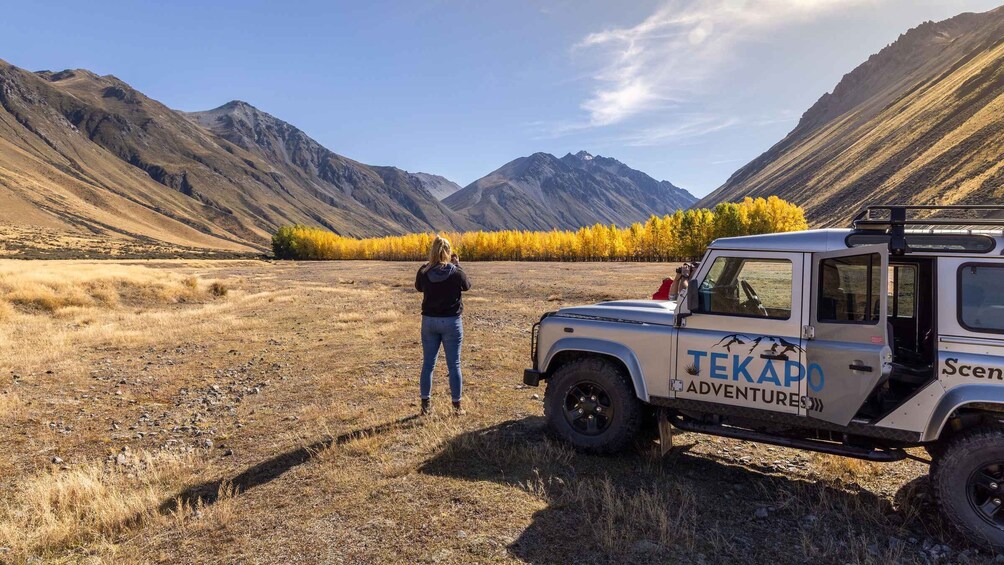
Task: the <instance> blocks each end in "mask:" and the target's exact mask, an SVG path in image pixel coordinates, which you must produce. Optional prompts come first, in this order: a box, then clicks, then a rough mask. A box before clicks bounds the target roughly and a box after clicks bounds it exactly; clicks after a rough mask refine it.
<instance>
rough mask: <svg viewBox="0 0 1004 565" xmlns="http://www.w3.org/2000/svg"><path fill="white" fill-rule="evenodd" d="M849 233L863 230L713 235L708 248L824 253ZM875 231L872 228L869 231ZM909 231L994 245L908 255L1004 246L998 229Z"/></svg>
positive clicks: (841, 243)
mask: <svg viewBox="0 0 1004 565" xmlns="http://www.w3.org/2000/svg"><path fill="white" fill-rule="evenodd" d="M852 233H864V232H862V231H861V230H853V229H819V230H805V231H794V232H784V233H770V234H763V235H746V236H740V237H723V238H719V239H716V240H715V241H713V242H712V243H711V245H710V248H711V249H718V250H723V249H725V250H737V251H746V250H749V251H782V252H796V253H823V252H826V251H837V250H840V249H849V248H850V247H849V246H848V245H847V236H848V235H851V234H852ZM872 233H874V232H872ZM911 234H925V235H932V234H934V235H937V234H944V235H946V236H950V235H981V236H986V237H989V238H991V239H993V240H994V247H993V249H992V250H990V251H989V252H985V253H980V252H961V253H960V252H957V251H954V252H948V251H931V250H927V251H916V252H911V253H910V254H911V255H918V256H953V257H958V256H967V255H968V256H974V257H986V256H988V255H990V256H994V255H997V256H999V255H1000V254H1001V249H1004V234H1002V232H1001V231H1000V230H968V229H961V230H950V229H937V230H935V229H927V230H924V229H915V230H907V231H906V235H907V239H908V240H909V236H910V235H911Z"/></svg>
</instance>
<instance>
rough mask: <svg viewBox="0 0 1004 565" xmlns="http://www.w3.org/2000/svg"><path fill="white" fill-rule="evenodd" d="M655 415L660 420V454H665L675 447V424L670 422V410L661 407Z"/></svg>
mask: <svg viewBox="0 0 1004 565" xmlns="http://www.w3.org/2000/svg"><path fill="white" fill-rule="evenodd" d="M655 417H656V419H657V420H658V422H659V451H660V453H659V455H660V456H665V455H666V454H667V453H669V450H670V449H673V426H672V424H670V423H669V411H668V410H666V409H665V408H659V410H658V411H657V412H656V413H655Z"/></svg>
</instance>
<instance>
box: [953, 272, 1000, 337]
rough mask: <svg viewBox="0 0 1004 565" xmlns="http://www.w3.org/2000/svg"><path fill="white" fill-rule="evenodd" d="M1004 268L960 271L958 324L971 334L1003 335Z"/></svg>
mask: <svg viewBox="0 0 1004 565" xmlns="http://www.w3.org/2000/svg"><path fill="white" fill-rule="evenodd" d="M1002 277H1004V265H990V264H986V263H967V264H965V265H962V266H961V267H959V280H958V285H959V305H958V308H959V323H961V324H962V326H963V327H964V328H966V329H967V330H970V331H974V332H988V333H1004V285H1002V284H1001V279H1002Z"/></svg>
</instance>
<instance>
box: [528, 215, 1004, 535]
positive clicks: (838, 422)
mask: <svg viewBox="0 0 1004 565" xmlns="http://www.w3.org/2000/svg"><path fill="white" fill-rule="evenodd" d="M1001 211H1004V207H993V206H967V207H958V206H872V207H869V208H867V209H866V210H865V211H863V212H862V213H861V214H859V215H858V216H857V217H856V218H855V220H854V222H853V228H852V229H843V230H840V229H826V230H810V231H803V232H792V233H780V234H770V235H757V236H747V237H734V238H724V239H718V240H716V241H714V242H713V243H712V244H711V245H710V247H709V248H708V250H707V251H706V253H705V254H704V256H703V258H702V259H701V261H700V263H699V266H698V267H697V268H696V269H695V270H694V272H693V274H692V275H691V277H690V280H689V285H681V286H686V287H687V288H686V289H685V290H682V291H681V292H680V293H679V296H677V297H676V299H675V300H672V299H671V300H626V301H615V302H603V303H599V304H595V305H591V306H577V307H569V308H562V309H561V310H558V311H557V312H550V313H547V314H545V315H544V316H543V317H542V318H541V320H540V322H539V323H537V324H535V325H534V327H533V329H532V331H531V334H532V347H531V357H532V363H533V367H532V368H530V369H527V370H526V371H525V373H524V382H525V383H526V384H527V385H531V386H537V385H539V383H540V382H541V381H545V382H546V385H547V388H546V392H545V394H544V413H545V416H546V419H547V422H548V427H549V429H550V431H551V432H552V433H553V434H554V435H555V436H557V437H559V438H561V439H563V440H565V441H567V442H569V443H571V444H573V445H574V446H575V447H577V448H578V449H581V450H584V451H587V452H593V453H613V452H616V451H618V450H620V449H622V448H624V447H625V446H627V445H629V444H630V443H632V442H633V440H634V438H635V436H636V434H637V433H638V431H639V429H640V428H641V427H642V426H643V423H644V422H645V421H646V417H647V414H649V413H653V412H654V413H655V414H656V420H657V424H658V427H659V431H660V436H661V438H662V439H661V443H662V445H663V449H664V450H665V449H668V448H669V446H671V441H672V438H671V432H672V428H677V429H679V430H684V431H688V432H700V433H706V434H713V435H718V436H725V437H730V438H736V439H741V440H750V441H757V442H762V443H769V444H774V445H781V446H787V447H792V448H798V449H807V450H813V451H817V452H823V453H829V454H835V455H842V456H847V457H856V458H861V459H866V460H870V461H889V462H891V461H898V460H902V459H904V458H908V457H909V458H913V459H920V460H924V461H925V462H929V463H931V481H932V484H933V486H934V490H935V492H936V493H937V496H938V500H939V503H940V507H941V509H942V511H943V512H944V513H945V514H946V516H947V517H948V521H949V522H950V523H952V524H954V525H956V526H957V527H958V528H959V529H960V530H961V531H962V532H963V533H964V534H966V535H967V536H968V537H970V538H971V539H972V540H974V541H975V542H978V543H983V544H985V545H988V546H990V547H992V548H993V549H995V550H997V551H1004V509H1002V508H1001V506H1002V501H1004V256H1002V252H1004V233H1002V228H1004V220H1000V219H988V218H978V219H973V218H969V217H963V218H961V219H960V218H951V217H946V214H948V215H962V216H969V215H973V214H986V213H987V212H990V213H1000V212H1001ZM920 215H924V216H925V217H918V216H920ZM671 298H672V297H671ZM909 448H926V451H927V454H928V455H929V459H928V458H925V457H921V456H920V455H923V454H924V452H923V451H920V455H918V454H917V452H916V450H911V452H908V451H907V449H909Z"/></svg>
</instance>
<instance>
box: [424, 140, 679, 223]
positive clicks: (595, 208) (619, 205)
mask: <svg viewBox="0 0 1004 565" xmlns="http://www.w3.org/2000/svg"><path fill="white" fill-rule="evenodd" d="M696 200H697V199H696V198H694V196H693V195H691V194H690V193H689V192H687V191H685V190H683V189H681V188H678V187H676V186H673V185H672V184H671V183H669V182H667V181H657V180H655V179H653V178H652V177H650V176H648V175H646V174H645V173H643V172H641V171H636V170H634V169H632V168H630V167H628V166H627V165H625V164H623V163H621V162H620V161H617V160H616V159H611V158H608V157H599V156H593V155H590V154H589V153H587V152H585V151H580V152H578V153H576V154H574V155H572V154H571V153H569V154H568V155H565V156H564V157H562V158H560V159H559V158H557V157H555V156H554V155H550V154H548V153H534V154H533V155H530V156H529V157H520V158H519V159H516V160H513V161H510V162H509V163H506V164H505V165H503V166H502V167H500V168H498V169H496V170H495V171H493V172H492V173H490V174H488V175H487V176H485V177H482V178H480V179H478V180H476V181H474V182H473V183H471V184H469V185H467V186H466V187H464V188H463V190H460V191H458V192H455V193H454V194H452V195H450V196H449V197H447V198H446V199H445V200H444V201H443V203H444V204H446V205H447V206H449V207H450V209H452V210H455V211H457V212H458V213H459V214H460V215H461V216H463V217H464V218H466V219H468V220H469V221H471V222H473V223H476V224H478V225H481V226H484V227H485V228H487V229H493V230H498V229H528V230H539V229H545V230H546V229H552V228H560V229H574V228H578V227H580V226H584V225H590V224H594V223H597V222H600V223H606V224H609V223H616V224H620V225H625V224H630V223H632V222H637V221H642V220H645V219H647V218H648V217H649V216H651V215H652V214H665V213H667V211H674V210H677V209H683V208H689V207H690V206H691V205H693V204H694V202H695V201H696Z"/></svg>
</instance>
